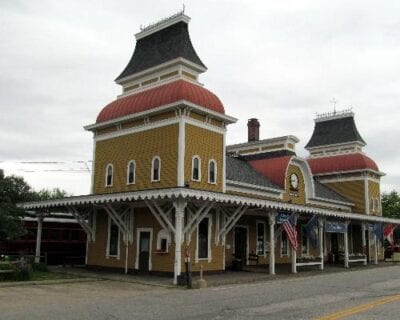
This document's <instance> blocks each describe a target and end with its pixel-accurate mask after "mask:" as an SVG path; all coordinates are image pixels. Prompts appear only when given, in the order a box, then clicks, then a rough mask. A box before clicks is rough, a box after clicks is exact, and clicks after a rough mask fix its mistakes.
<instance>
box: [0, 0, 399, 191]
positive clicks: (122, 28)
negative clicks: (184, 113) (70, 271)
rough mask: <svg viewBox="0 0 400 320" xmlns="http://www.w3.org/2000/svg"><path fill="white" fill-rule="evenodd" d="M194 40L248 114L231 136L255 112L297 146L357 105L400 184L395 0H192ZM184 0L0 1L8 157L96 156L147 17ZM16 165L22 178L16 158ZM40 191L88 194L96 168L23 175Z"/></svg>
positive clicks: (232, 108) (207, 77) (224, 95)
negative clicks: (95, 135)
mask: <svg viewBox="0 0 400 320" xmlns="http://www.w3.org/2000/svg"><path fill="white" fill-rule="evenodd" d="M185 4H186V8H187V13H188V15H190V16H191V17H192V22H191V24H190V32H191V38H192V41H193V43H194V46H195V48H196V50H197V52H198V54H199V55H200V57H201V58H202V59H203V61H204V62H205V63H206V65H207V66H208V68H209V71H208V72H206V73H205V74H204V75H202V77H201V79H200V80H201V81H202V82H203V83H204V84H205V85H206V87H207V88H209V89H211V90H212V91H214V92H215V93H217V95H218V96H219V97H220V98H221V100H222V101H223V102H224V105H225V109H226V112H227V113H228V114H230V115H233V116H235V117H238V118H239V121H238V123H237V124H234V125H232V126H230V128H229V130H228V138H227V141H228V143H237V142H241V141H243V140H245V139H246V121H247V119H248V118H249V117H258V118H259V119H260V120H261V122H262V128H261V134H262V137H264V138H267V137H272V136H277V135H286V134H293V135H296V136H298V137H299V138H300V140H301V142H300V143H299V145H298V147H297V150H298V153H299V154H300V155H301V156H306V155H307V153H306V152H305V151H304V149H303V146H304V145H305V143H306V142H307V141H308V139H309V137H310V136H311V133H312V130H313V126H314V123H313V118H314V116H315V113H316V112H327V111H331V110H332V105H331V103H330V102H329V101H330V100H331V99H332V98H333V97H336V98H337V99H338V100H339V104H338V108H347V107H348V106H349V105H351V106H353V108H354V111H355V113H356V120H357V125H358V127H359V130H360V132H361V134H362V136H363V137H364V138H365V140H366V141H367V143H368V146H367V148H366V149H365V150H366V153H367V154H368V155H369V156H370V157H372V158H373V159H375V160H376V161H377V163H378V165H379V166H380V168H382V170H384V171H385V172H386V173H387V174H388V175H387V177H385V178H384V180H383V185H382V186H383V189H388V188H389V189H391V188H396V189H400V184H399V183H398V182H397V181H398V176H399V175H400V168H398V167H397V163H398V161H399V159H398V158H399V153H398V151H397V145H398V142H397V141H396V137H398V136H399V133H400V132H399V130H400V129H398V124H397V122H398V119H399V115H400V114H399V113H400V111H399V110H398V106H397V104H398V101H400V93H399V90H398V88H399V87H400V78H399V77H398V75H399V73H400V60H399V59H398V57H399V56H400V44H399V41H398V39H399V36H400V31H399V30H400V28H399V26H400V15H399V14H398V12H400V3H399V2H398V1H385V2H384V3H378V2H376V1H372V0H371V1H361V0H360V1H334V2H333V1H312V0H303V1H299V0H291V1H285V2H278V1H252V2H247V1H218V2H216V1H201V2H199V1H186V2H185ZM181 6H182V2H180V1H175V0H173V1H167V0H164V1H157V2H153V1H148V2H145V3H143V2H141V3H140V5H139V4H138V3H137V2H134V1H118V2H116V1H111V0H109V1H102V2H98V1H84V2H82V1H68V2H56V1H50V0H49V1H39V2H32V1H22V0H21V1H7V0H6V1H2V2H1V4H0V38H1V39H2V41H1V42H0V55H1V59H0V112H1V115H2V116H1V117H0V145H2V146H6V147H3V148H2V149H1V151H0V161H9V163H11V162H12V161H16V160H21V159H22V160H30V159H36V160H45V159H50V160H51V159H56V160H57V159H61V160H71V161H73V160H87V159H90V158H91V153H92V143H91V135H90V133H87V132H85V131H84V130H83V129H82V127H83V126H84V125H86V124H89V123H93V122H94V121H95V119H96V116H97V114H98V112H100V110H101V108H102V107H104V106H105V105H106V104H107V103H109V102H110V101H112V100H113V99H115V97H116V96H117V95H118V94H119V93H120V89H119V87H118V86H117V85H115V84H114V83H113V79H115V77H116V76H117V75H118V74H119V72H120V71H122V69H123V68H124V67H125V64H126V63H127V62H128V60H129V58H130V56H131V54H132V51H133V48H134V44H135V42H134V33H136V32H138V31H139V26H140V25H141V24H148V23H151V22H153V21H156V20H157V19H159V18H163V17H165V16H167V15H169V14H171V13H173V12H174V11H178V10H179V9H180V8H181ZM7 170H8V172H16V173H23V172H21V171H15V170H17V166H15V165H12V164H9V165H8V166H7ZM23 174H24V175H25V176H26V178H27V179H29V181H30V182H31V183H32V184H33V185H34V186H36V187H43V186H44V185H45V183H46V184H48V185H49V186H52V185H57V184H58V185H59V186H60V187H64V188H67V189H68V190H69V191H71V192H74V193H87V192H88V186H89V184H90V175H87V174H86V175H84V174H70V175H68V174H67V173H63V174H62V175H60V174H50V173H43V172H42V173H40V174H39V173H35V174H34V173H31V174H27V173H23Z"/></svg>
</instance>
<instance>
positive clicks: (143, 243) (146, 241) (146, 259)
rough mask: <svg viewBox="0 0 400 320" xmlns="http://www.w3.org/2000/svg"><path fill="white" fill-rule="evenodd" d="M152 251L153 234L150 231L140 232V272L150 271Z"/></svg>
mask: <svg viewBox="0 0 400 320" xmlns="http://www.w3.org/2000/svg"><path fill="white" fill-rule="evenodd" d="M150 250H151V233H150V231H140V232H139V271H140V272H149V271H150V253H151V252H150Z"/></svg>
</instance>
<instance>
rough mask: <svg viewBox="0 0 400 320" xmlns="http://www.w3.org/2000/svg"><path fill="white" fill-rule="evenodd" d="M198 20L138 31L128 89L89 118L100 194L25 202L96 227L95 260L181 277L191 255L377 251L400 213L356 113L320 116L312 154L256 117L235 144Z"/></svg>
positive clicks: (222, 258)
mask: <svg viewBox="0 0 400 320" xmlns="http://www.w3.org/2000/svg"><path fill="white" fill-rule="evenodd" d="M189 20H190V18H189V17H188V16H187V15H185V14H184V13H183V12H181V13H178V14H176V15H174V16H171V17H169V18H167V19H164V20H162V21H160V22H158V23H156V24H153V25H150V26H148V27H146V28H143V29H141V30H140V32H139V33H137V34H136V47H135V49H134V53H133V55H132V57H131V59H130V61H129V62H128V64H127V66H126V68H125V69H124V70H123V71H122V73H121V74H120V75H119V76H118V77H117V79H116V80H115V81H116V83H117V84H118V85H120V86H121V88H122V92H121V94H120V95H119V96H118V97H117V98H116V100H114V101H112V102H111V103H109V104H108V105H107V106H105V107H104V108H103V109H102V110H101V111H100V112H99V114H98V116H97V119H96V121H95V122H94V123H93V124H90V125H87V126H86V127H85V129H86V130H88V131H90V132H91V133H92V134H93V170H92V192H91V194H89V195H83V196H73V197H67V198H62V199H56V200H49V201H41V202H32V203H25V204H23V207H24V208H25V209H27V210H30V211H33V212H35V214H36V215H37V216H38V219H39V220H43V219H45V217H46V214H47V213H48V212H54V211H63V212H69V213H71V214H72V215H73V216H74V217H75V218H76V219H77V220H78V222H79V223H80V224H81V226H82V228H83V229H84V230H85V232H86V234H87V253H86V264H87V266H88V267H91V268H98V269H110V270H120V271H121V272H126V273H129V272H150V273H155V274H166V275H170V276H171V277H173V279H174V283H177V281H178V278H179V276H180V275H181V274H182V270H183V268H184V263H185V259H190V265H191V269H192V271H194V272H198V271H199V270H200V268H202V269H203V270H204V271H205V272H224V271H225V270H226V269H228V268H232V267H242V266H248V265H255V264H257V265H260V266H265V268H267V269H268V270H269V272H270V273H271V274H274V273H275V265H276V264H290V265H291V270H292V272H297V271H298V270H299V268H301V267H302V266H311V265H314V266H316V267H317V268H320V269H323V268H324V265H325V264H326V263H331V262H335V263H337V262H338V261H339V262H340V263H343V266H344V267H348V266H349V265H350V264H352V263H365V264H367V263H378V261H379V260H382V259H383V258H384V255H383V254H384V252H383V251H384V250H383V245H382V237H381V236H380V235H381V234H382V230H383V229H384V228H385V227H386V226H387V225H392V226H395V225H398V224H400V220H396V219H389V218H384V217H382V208H381V199H380V193H381V192H380V179H381V177H382V176H383V175H384V173H382V172H381V171H380V170H379V167H378V165H377V164H376V163H375V162H374V161H373V160H372V159H371V158H370V157H369V156H367V155H366V154H365V153H364V151H363V148H364V146H365V145H366V142H365V141H364V139H363V138H362V136H361V134H360V133H359V132H358V130H357V127H356V122H355V115H354V114H353V112H352V111H351V110H345V111H341V112H333V113H330V114H321V115H319V116H317V117H316V119H315V123H314V124H312V123H310V124H309V126H310V133H311V132H312V126H313V125H314V131H313V132H312V134H311V135H310V136H311V137H310V140H309V141H308V143H307V145H306V149H307V151H308V153H309V155H308V157H307V158H302V157H299V156H297V154H296V148H297V147H296V145H297V143H298V142H299V139H298V138H297V137H295V136H292V135H288V136H282V137H271V138H266V139H264V138H262V137H260V134H259V132H260V125H263V124H260V123H259V121H258V120H257V119H256V117H257V115H250V117H249V118H250V119H248V124H247V125H248V132H247V139H243V140H244V142H243V143H239V144H235V145H226V135H227V134H229V125H230V124H232V123H235V122H236V121H237V119H236V118H234V117H233V116H231V115H229V106H224V104H223V103H222V101H221V100H220V99H219V98H218V97H217V95H215V94H214V93H213V92H212V91H210V90H208V89H206V88H205V87H204V85H203V84H202V83H201V82H200V79H199V78H200V75H201V74H202V73H204V72H206V71H207V67H206V65H205V64H204V63H203V61H202V60H201V59H200V57H199V56H198V55H197V53H196V51H195V49H194V47H193V46H192V43H191V40H190V37H189V31H188V25H189ZM252 116H254V118H253V117H252ZM271 121H273V119H271ZM265 125H267V124H265ZM243 136H246V133H243ZM39 225H40V224H39ZM38 234H40V233H39V232H38ZM38 242H39V243H40V238H39V239H38ZM38 250H39V253H38V252H37V254H39V255H40V245H39V249H38Z"/></svg>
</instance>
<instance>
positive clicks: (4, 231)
mask: <svg viewBox="0 0 400 320" xmlns="http://www.w3.org/2000/svg"><path fill="white" fill-rule="evenodd" d="M66 195H67V193H66V192H65V191H64V190H61V189H58V188H54V189H52V190H48V189H42V190H40V191H34V190H33V189H32V188H31V186H30V185H29V184H28V183H27V182H26V181H25V180H24V178H22V177H17V176H13V175H11V176H7V177H6V176H4V174H3V172H2V171H1V170H0V241H8V240H13V239H16V238H18V237H21V236H23V235H24V234H25V233H26V230H25V228H24V226H23V223H22V218H23V217H24V215H25V214H26V213H25V211H24V210H22V209H20V208H19V207H18V206H17V204H18V203H21V202H27V201H40V200H49V199H55V198H62V197H65V196H66Z"/></svg>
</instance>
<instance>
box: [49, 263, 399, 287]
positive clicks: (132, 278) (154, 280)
mask: <svg viewBox="0 0 400 320" xmlns="http://www.w3.org/2000/svg"><path fill="white" fill-rule="evenodd" d="M393 265H396V263H393V262H380V263H379V264H378V265H374V264H368V265H366V266H365V265H361V264H360V265H352V266H351V267H350V268H349V269H345V268H344V267H343V266H341V265H329V264H328V265H325V269H324V270H319V269H318V268H317V267H301V268H298V273H296V274H293V273H291V272H290V270H291V266H290V265H277V266H276V275H270V274H269V273H268V266H267V265H266V266H263V265H259V266H248V267H246V268H245V270H243V271H226V272H223V273H218V274H205V275H204V279H205V280H206V281H207V286H208V287H214V286H224V285H231V284H242V283H254V282H263V281H273V280H284V279H294V278H301V277H312V276H317V275H323V274H327V273H336V272H352V271H360V270H368V269H375V268H382V267H386V266H393ZM49 271H51V272H57V273H65V274H72V275H76V276H79V277H84V278H86V279H87V278H92V279H98V280H112V281H121V282H131V283H138V284H143V285H149V286H158V287H165V288H177V287H176V286H175V285H173V284H172V278H171V277H160V276H155V275H132V274H128V275H125V274H121V273H115V272H106V271H94V270H88V269H85V268H71V267H65V268H64V267H58V266H57V267H56V266H50V267H49ZM198 279H199V277H198V276H195V277H194V278H193V282H194V281H196V280H198Z"/></svg>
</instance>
